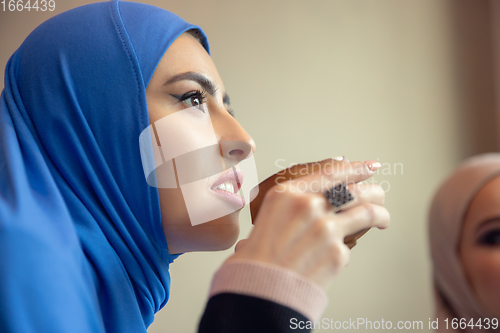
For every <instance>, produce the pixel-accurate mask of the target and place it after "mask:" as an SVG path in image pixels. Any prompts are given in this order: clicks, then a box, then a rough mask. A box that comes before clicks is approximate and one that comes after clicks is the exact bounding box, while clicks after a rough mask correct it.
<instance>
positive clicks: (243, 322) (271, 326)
mask: <svg viewBox="0 0 500 333" xmlns="http://www.w3.org/2000/svg"><path fill="white" fill-rule="evenodd" d="M308 321H309V319H307V318H306V317H304V316H303V315H302V314H300V313H299V312H297V311H295V310H293V309H291V308H288V307H286V306H283V305H281V304H278V303H274V302H271V301H267V300H264V299H262V298H257V297H252V296H245V295H240V294H233V293H223V294H217V295H215V296H213V297H211V298H210V300H209V301H208V303H207V307H206V308H205V313H204V314H203V316H202V318H201V321H200V325H199V328H198V333H267V332H269V333H285V332H311V330H310V329H300V328H299V327H305V326H306V323H307V322H308Z"/></svg>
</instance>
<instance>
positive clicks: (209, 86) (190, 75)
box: [165, 72, 217, 95]
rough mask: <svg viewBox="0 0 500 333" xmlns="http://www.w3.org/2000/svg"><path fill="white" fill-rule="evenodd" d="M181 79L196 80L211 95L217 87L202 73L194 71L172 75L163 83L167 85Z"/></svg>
mask: <svg viewBox="0 0 500 333" xmlns="http://www.w3.org/2000/svg"><path fill="white" fill-rule="evenodd" d="M182 80H190V81H195V82H197V83H198V84H199V85H200V86H202V87H203V89H205V90H206V91H207V92H208V93H209V94H210V95H213V94H214V93H215V92H216V91H217V88H216V87H215V84H213V82H212V81H210V80H209V79H208V78H207V77H205V76H204V75H202V74H200V73H196V72H185V73H181V74H177V75H174V76H173V77H172V78H171V79H170V80H168V81H167V82H166V83H165V85H169V84H172V83H174V82H177V81H182Z"/></svg>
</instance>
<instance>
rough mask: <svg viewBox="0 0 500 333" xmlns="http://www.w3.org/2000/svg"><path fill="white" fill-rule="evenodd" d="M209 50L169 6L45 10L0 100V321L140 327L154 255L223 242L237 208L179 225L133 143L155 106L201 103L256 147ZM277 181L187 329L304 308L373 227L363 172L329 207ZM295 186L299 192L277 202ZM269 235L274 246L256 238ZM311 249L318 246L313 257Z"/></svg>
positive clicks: (171, 196)
mask: <svg viewBox="0 0 500 333" xmlns="http://www.w3.org/2000/svg"><path fill="white" fill-rule="evenodd" d="M208 52H209V47H208V42H207V39H206V37H205V35H204V33H203V32H202V31H201V29H199V28H198V27H196V26H193V25H191V24H189V23H187V22H185V21H184V20H182V19H181V18H179V17H177V16H176V15H174V14H172V13H170V12H167V11H165V10H162V9H159V8H157V7H153V6H149V5H144V4H137V3H132V2H122V1H110V2H103V3H96V4H92V5H87V6H83V7H79V8H76V9H73V10H70V11H68V12H65V13H63V14H61V15H58V16H56V17H54V18H52V19H50V20H48V21H46V22H45V23H43V24H42V25H41V26H39V27H38V28H37V29H36V30H35V31H33V32H32V33H31V34H30V35H29V36H28V37H27V39H26V40H25V41H24V43H23V44H22V45H21V46H20V48H19V49H18V50H17V51H16V52H15V53H14V54H13V56H12V57H11V58H10V60H9V62H8V64H7V66H6V71H5V88H4V90H3V92H2V96H1V100H0V253H1V256H2V257H1V259H0V331H1V332H105V331H106V332H145V331H146V329H147V327H148V326H149V325H150V324H151V323H152V321H153V319H154V314H155V313H156V312H157V311H159V310H160V309H161V308H162V307H163V306H164V305H165V304H166V302H167V301H168V297H169V287H170V276H169V273H168V268H169V264H170V263H172V262H173V260H174V259H175V258H176V257H177V256H178V255H179V254H180V253H184V252H190V251H200V250H220V249H224V248H228V247H230V246H232V245H233V244H234V242H235V241H236V239H237V237H238V230H239V229H238V227H237V220H238V212H234V213H231V214H228V215H227V216H224V217H221V218H218V219H214V220H213V221H210V222H209V223H203V224H200V225H198V226H192V225H191V224H190V223H189V216H188V215H187V213H186V208H185V205H184V204H183V201H182V195H180V194H179V192H176V191H175V190H170V189H167V190H165V189H158V188H156V187H154V186H149V185H148V183H147V182H146V180H145V178H144V170H143V164H142V163H141V151H140V149H139V144H138V138H139V137H140V134H141V132H142V131H143V130H144V129H146V128H148V126H149V125H150V123H154V121H155V120H157V119H159V118H161V117H162V116H164V115H165V114H169V113H175V112H177V111H179V110H181V109H183V108H186V107H194V108H199V110H200V111H205V110H204V109H203V108H202V107H201V105H206V106H208V109H209V110H210V117H211V119H212V124H213V128H214V131H215V132H216V134H217V139H218V140H219V141H223V140H225V141H232V142H243V143H245V144H246V146H247V147H250V149H251V150H254V149H255V147H254V144H253V141H252V140H251V138H250V137H249V136H248V134H247V133H246V132H245V131H244V130H243V129H242V128H241V127H240V126H239V124H238V123H237V122H236V120H235V119H234V118H233V117H232V116H231V115H230V114H229V113H228V112H227V106H228V97H227V95H226V94H225V92H224V87H223V85H222V82H221V80H220V77H219V76H218V74H217V72H216V69H215V67H214V66H213V63H212V62H211V60H210V57H209V55H208ZM186 73H188V74H189V75H187V76H186ZM200 73H202V74H204V75H200ZM179 75H181V76H182V75H184V76H183V77H180V76H179ZM174 77H175V78H176V79H175V80H173V78H174ZM207 77H208V78H210V80H208V79H207ZM193 87H194V88H193ZM200 87H201V88H200ZM202 88H203V89H202ZM186 130H187V131H188V132H189V128H186ZM221 150H224V149H223V148H221ZM222 153H223V154H224V152H222ZM228 154H229V155H231V156H233V157H235V158H236V159H239V160H242V159H244V158H245V157H246V156H247V155H248V152H245V153H244V152H242V150H241V149H231V150H230V151H228ZM202 162H203V161H201V162H200V163H202ZM339 163H348V162H347V161H346V160H344V161H342V162H339ZM354 165H360V166H362V170H363V171H362V172H361V173H359V172H357V173H354V172H349V171H347V172H346V173H345V174H343V176H348V177H350V178H349V179H350V180H352V181H353V182H358V181H361V180H363V179H366V178H368V177H370V176H371V175H372V174H373V171H374V170H375V169H376V165H373V164H370V163H358V164H354ZM339 177H340V176H339ZM313 180H314V178H309V179H307V182H309V183H311V182H312V181H313ZM290 186H292V185H290ZM290 186H289V187H287V188H286V189H285V190H284V191H281V192H278V191H275V192H274V193H275V194H274V195H272V196H271V199H269V200H267V202H268V203H267V205H266V203H265V204H264V205H263V208H262V212H263V213H261V214H260V215H262V217H261V216H259V217H260V219H258V220H257V221H259V222H261V223H258V224H257V223H256V227H255V229H254V232H252V235H251V237H250V238H249V239H248V240H247V242H246V243H244V244H243V243H242V244H241V245H240V246H239V248H240V250H239V251H238V252H237V253H235V254H234V255H233V256H231V258H230V259H229V260H228V262H226V263H225V264H224V265H223V267H222V268H221V270H220V271H219V272H218V275H217V276H216V277H215V278H214V285H213V287H212V291H211V295H212V297H211V299H210V301H209V303H208V305H207V309H206V311H205V314H204V316H203V319H202V322H201V325H200V331H206V332H215V331H221V332H223V331H227V332H235V331H238V332H247V331H248V332H252V331H255V330H256V329H258V330H259V331H262V332H264V331H266V330H269V331H272V332H279V331H287V330H289V329H290V325H289V323H290V320H291V318H292V317H293V318H296V320H297V318H298V320H299V321H300V320H301V321H305V320H307V319H315V318H319V314H321V312H322V311H323V309H324V307H325V306H326V298H325V294H324V291H323V289H322V287H324V286H325V285H326V284H328V282H330V281H331V280H332V278H333V277H334V276H336V275H337V274H338V272H339V271H340V270H341V268H342V267H344V266H345V264H346V261H347V258H348V251H347V250H346V247H345V245H344V244H343V239H344V237H345V236H346V235H348V234H353V233H355V232H357V231H359V230H362V229H365V228H367V227H371V226H377V227H380V228H383V227H386V226H387V223H388V215H387V212H386V210H385V208H383V207H382V203H383V192H381V191H380V189H379V188H378V187H376V186H375V185H374V186H373V187H371V188H370V189H369V190H368V191H364V192H363V193H361V192H359V193H357V192H356V184H354V185H352V187H351V190H352V191H353V193H355V194H357V198H358V202H357V204H356V205H355V206H354V208H351V209H349V210H346V211H345V212H343V213H339V214H333V213H332V212H331V210H330V209H329V207H325V202H326V201H325V200H324V198H323V197H322V196H321V195H319V194H318V193H311V194H307V196H305V195H302V196H301V197H300V198H299V199H297V194H293V191H290V188H291V187H290ZM290 198H292V199H293V198H295V199H293V200H292V201H290ZM297 200H298V202H302V201H304V202H306V204H304V205H302V206H303V208H302V209H290V207H292V206H293V205H295V206H297V205H296V204H297ZM299 206H300V205H299ZM179 207H180V208H179ZM304 212H306V213H304ZM366 212H370V213H369V214H367V213H366ZM318 214H319V215H318ZM318 216H321V218H318ZM299 217H300V218H299ZM266 220H268V221H274V222H273V223H274V224H273V223H269V222H267V221H266ZM294 220H301V221H310V220H311V221H320V222H318V223H319V225H320V227H318V226H317V225H318V223H316V224H314V223H313V224H311V227H306V228H305V229H304V226H303V225H302V226H300V225H298V224H293V223H289V222H290V221H294ZM186 221H187V222H186ZM276 221H278V222H276ZM279 221H283V223H286V224H283V225H279ZM332 221H333V222H332ZM332 223H337V225H338V227H336V228H334V229H335V230H333V231H332V228H331V227H329V226H331V224H332ZM273 225H274V227H273ZM315 225H316V227H314V226H315ZM276 226H279V228H278V227H276ZM273 228H274V229H273ZM286 228H288V229H286ZM308 228H313V229H314V230H315V232H312V231H311V232H310V233H308V232H307V230H308ZM318 228H319V229H318ZM286 230H291V231H292V230H293V231H294V233H293V232H289V233H286V232H284V231H286ZM318 230H319V231H318ZM254 234H256V235H255V236H253V235H254ZM282 234H286V235H287V237H288V238H287V237H285V238H284V239H282V240H279V239H278V238H279V237H278V236H279V235H282ZM299 234H300V235H301V236H300V237H302V238H300V239H302V242H299V241H298V239H297V237H296V236H294V235H299ZM264 235H266V237H264ZM325 235H326V236H327V237H325ZM252 236H253V237H252ZM300 239H299V240H300ZM269 244H274V245H273V249H274V250H273V251H263V250H261V249H267V248H270V247H269ZM276 244H278V245H279V246H277V245H276ZM297 244H298V246H297V247H296V248H297V250H296V253H293V251H290V249H291V246H292V245H297ZM332 244H333V245H332ZM325 248H327V249H330V248H331V249H330V250H331V251H329V252H328V253H330V255H328V256H324V257H323V256H321V255H318V253H320V250H321V249H323V250H324V249H325ZM346 251H347V252H346ZM283 253H293V256H291V257H293V258H294V259H293V260H292V259H286V260H285V259H283V258H284V256H283ZM332 258H333V259H332ZM306 262H307V263H308V265H304V264H303V263H306ZM238 276H239V278H238ZM245 277H247V278H248V277H252V278H251V279H250V278H248V279H247V280H245ZM269 281H271V282H269ZM273 281H274V282H273ZM273 283H274V284H273ZM277 285H280V288H281V289H279V288H276V286H277ZM270 286H271V287H270ZM277 289H279V290H278V291H276V290H277ZM290 295H292V296H290ZM304 302H305V303H304ZM301 303H303V304H302V305H300V304H301ZM304 304H305V305H304Z"/></svg>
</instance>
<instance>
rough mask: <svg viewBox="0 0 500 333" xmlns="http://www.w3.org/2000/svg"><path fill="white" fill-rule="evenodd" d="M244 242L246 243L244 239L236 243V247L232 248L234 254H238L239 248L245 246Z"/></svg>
mask: <svg viewBox="0 0 500 333" xmlns="http://www.w3.org/2000/svg"><path fill="white" fill-rule="evenodd" d="M246 242H247V240H246V239H242V240H240V241H239V242H238V243H236V246H235V247H234V252H238V251H239V250H241V248H242V247H243V246H245V243H246Z"/></svg>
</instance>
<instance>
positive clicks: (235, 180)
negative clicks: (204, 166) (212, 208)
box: [210, 169, 245, 208]
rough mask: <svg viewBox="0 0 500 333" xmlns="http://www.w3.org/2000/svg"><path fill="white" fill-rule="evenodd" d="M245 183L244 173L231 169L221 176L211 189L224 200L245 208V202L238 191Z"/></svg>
mask: <svg viewBox="0 0 500 333" xmlns="http://www.w3.org/2000/svg"><path fill="white" fill-rule="evenodd" d="M242 183H243V173H241V172H240V171H238V170H234V169H231V170H229V171H228V172H226V173H225V174H223V175H222V176H220V177H219V178H218V179H217V180H216V181H215V182H214V183H213V184H212V186H211V187H210V189H211V190H212V191H213V192H215V193H217V194H218V195H220V196H222V197H224V199H226V200H228V201H230V202H232V203H233V204H235V205H236V206H237V207H239V208H242V207H244V206H245V200H244V199H243V197H242V196H241V195H239V194H238V191H239V190H240V188H241V184H242Z"/></svg>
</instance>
